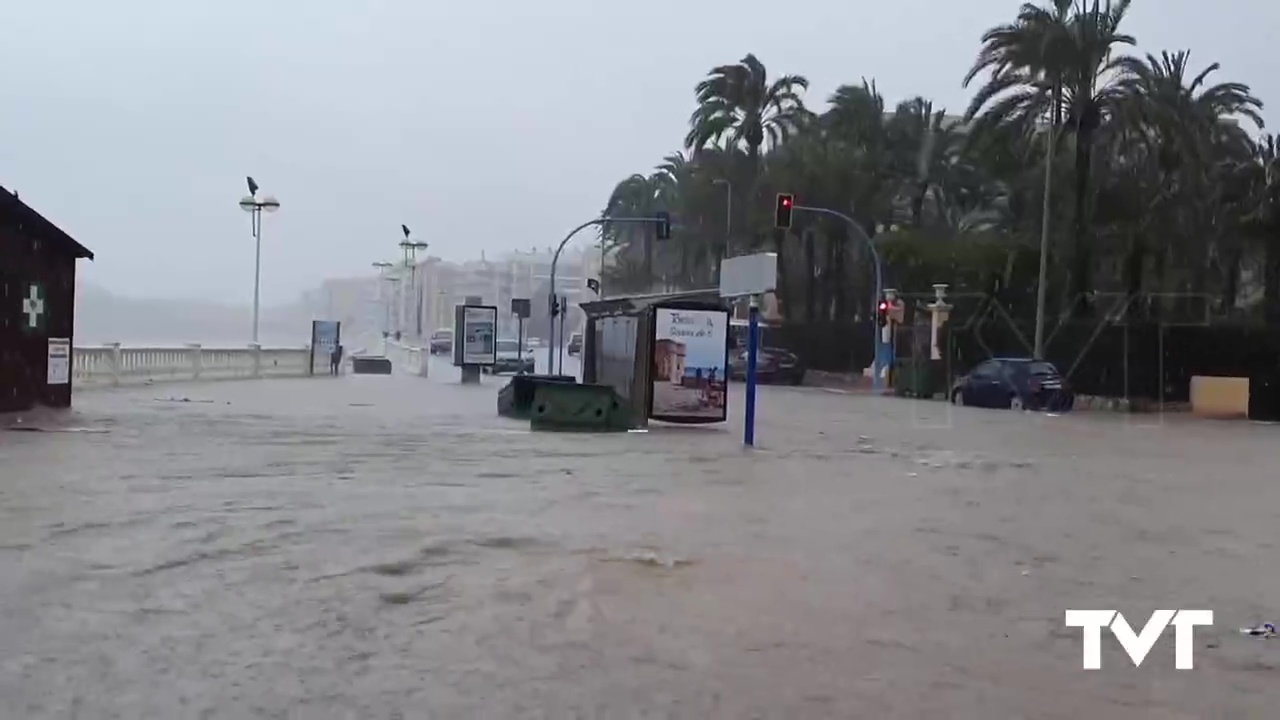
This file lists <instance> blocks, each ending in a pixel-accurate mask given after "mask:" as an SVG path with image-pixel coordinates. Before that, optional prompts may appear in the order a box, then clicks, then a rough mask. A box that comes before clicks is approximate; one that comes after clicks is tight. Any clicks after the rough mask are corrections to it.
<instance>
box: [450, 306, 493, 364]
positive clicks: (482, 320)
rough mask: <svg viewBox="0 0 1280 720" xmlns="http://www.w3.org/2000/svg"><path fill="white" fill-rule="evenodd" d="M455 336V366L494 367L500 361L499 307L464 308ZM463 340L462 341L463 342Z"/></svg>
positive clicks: (461, 309)
mask: <svg viewBox="0 0 1280 720" xmlns="http://www.w3.org/2000/svg"><path fill="white" fill-rule="evenodd" d="M456 324H457V326H458V327H457V328H456V330H455V333H454V338H455V340H454V356H453V362H454V364H455V365H493V364H494V363H496V362H497V360H498V357H497V350H498V347H497V346H498V344H497V337H496V335H497V331H498V308H497V307H495V306H493V305H460V306H458V315H457V318H456ZM459 341H460V342H459Z"/></svg>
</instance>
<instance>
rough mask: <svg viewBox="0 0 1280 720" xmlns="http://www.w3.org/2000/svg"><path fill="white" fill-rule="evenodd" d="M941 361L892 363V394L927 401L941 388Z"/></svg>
mask: <svg viewBox="0 0 1280 720" xmlns="http://www.w3.org/2000/svg"><path fill="white" fill-rule="evenodd" d="M942 376H943V369H942V361H941V360H916V359H913V358H903V359H898V360H894V362H893V394H894V395H896V396H898V397H914V398H924V399H929V398H932V397H933V396H934V395H937V394H938V393H940V392H945V391H946V390H947V388H945V387H943V385H944V383H943V377H942Z"/></svg>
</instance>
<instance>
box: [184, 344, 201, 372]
mask: <svg viewBox="0 0 1280 720" xmlns="http://www.w3.org/2000/svg"><path fill="white" fill-rule="evenodd" d="M187 351H188V352H190V353H191V377H192V379H194V380H199V379H200V371H201V370H202V369H203V368H204V362H203V358H202V355H201V353H202V350H201V349H200V343H187Z"/></svg>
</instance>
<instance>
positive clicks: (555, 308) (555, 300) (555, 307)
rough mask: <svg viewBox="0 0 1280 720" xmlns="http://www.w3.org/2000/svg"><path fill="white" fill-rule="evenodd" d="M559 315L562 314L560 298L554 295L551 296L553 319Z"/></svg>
mask: <svg viewBox="0 0 1280 720" xmlns="http://www.w3.org/2000/svg"><path fill="white" fill-rule="evenodd" d="M559 314H560V298H559V297H557V296H555V295H552V296H551V317H555V316H557V315H559Z"/></svg>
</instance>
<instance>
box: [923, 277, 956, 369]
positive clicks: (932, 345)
mask: <svg viewBox="0 0 1280 720" xmlns="http://www.w3.org/2000/svg"><path fill="white" fill-rule="evenodd" d="M933 294H934V296H935V297H934V299H933V302H931V303H929V305H928V306H927V307H928V308H929V312H930V313H931V314H932V316H933V317H932V319H931V321H930V327H929V357H930V359H933V360H941V359H942V349H941V348H940V347H938V335H939V334H940V333H941V331H942V326H943V325H945V324H946V323H947V319H948V318H950V317H951V305H949V304H947V284H946V283H934V285H933Z"/></svg>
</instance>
